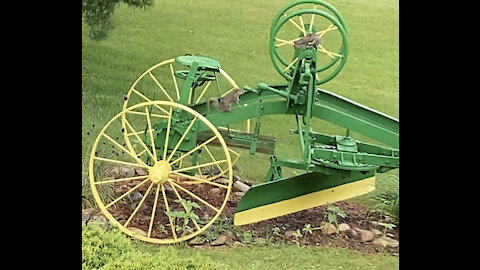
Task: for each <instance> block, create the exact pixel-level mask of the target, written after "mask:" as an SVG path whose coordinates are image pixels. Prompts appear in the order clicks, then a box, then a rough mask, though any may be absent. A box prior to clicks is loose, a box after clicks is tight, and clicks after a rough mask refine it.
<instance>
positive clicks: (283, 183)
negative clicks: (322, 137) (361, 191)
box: [236, 171, 374, 212]
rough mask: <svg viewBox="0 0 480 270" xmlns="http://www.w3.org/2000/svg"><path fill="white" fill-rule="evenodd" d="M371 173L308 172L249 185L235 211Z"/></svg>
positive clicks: (290, 197) (329, 186)
mask: <svg viewBox="0 0 480 270" xmlns="http://www.w3.org/2000/svg"><path fill="white" fill-rule="evenodd" d="M373 175H374V172H373V171H364V172H359V171H345V172H344V173H343V174H340V173H339V174H324V173H320V172H310V173H306V174H302V175H298V176H295V177H291V178H286V179H280V180H275V181H269V182H266V183H262V184H258V185H255V186H253V187H251V188H250V189H249V190H248V192H247V193H245V195H244V197H243V198H242V200H241V201H240V202H239V204H238V206H237V209H236V212H242V211H245V210H249V209H252V208H255V207H260V206H263V205H268V204H272V203H277V202H280V201H284V200H288V199H292V198H295V197H299V196H303V195H306V194H309V193H313V192H317V191H321V190H325V189H329V188H333V187H337V186H340V185H344V184H348V183H352V182H355V181H359V180H363V179H365V178H368V177H372V176H373Z"/></svg>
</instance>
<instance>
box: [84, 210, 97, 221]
mask: <svg viewBox="0 0 480 270" xmlns="http://www.w3.org/2000/svg"><path fill="white" fill-rule="evenodd" d="M96 213H97V210H96V209H95V208H87V209H82V222H85V224H86V223H87V222H88V220H89V219H90V217H91V216H93V215H95V214H96Z"/></svg>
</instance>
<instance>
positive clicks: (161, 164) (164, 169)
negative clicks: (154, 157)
mask: <svg viewBox="0 0 480 270" xmlns="http://www.w3.org/2000/svg"><path fill="white" fill-rule="evenodd" d="M171 171H172V167H171V166H170V164H168V162H166V161H165V160H160V161H157V163H155V165H153V167H151V168H150V169H148V173H149V178H150V180H152V182H154V183H156V184H163V183H165V182H166V181H167V179H168V177H169V175H170V172H171Z"/></svg>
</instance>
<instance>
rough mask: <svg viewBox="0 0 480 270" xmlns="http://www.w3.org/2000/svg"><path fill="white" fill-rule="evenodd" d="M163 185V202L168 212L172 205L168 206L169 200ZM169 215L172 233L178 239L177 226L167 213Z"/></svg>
mask: <svg viewBox="0 0 480 270" xmlns="http://www.w3.org/2000/svg"><path fill="white" fill-rule="evenodd" d="M160 186H161V187H162V196H163V202H164V203H165V209H167V212H170V207H169V206H168V200H167V194H165V188H164V187H163V185H160ZM165 215H166V216H167V217H168V222H169V223H170V228H171V229H172V234H173V238H174V239H175V240H176V239H177V234H176V233H175V226H173V222H172V219H171V218H170V217H169V216H168V215H167V214H165Z"/></svg>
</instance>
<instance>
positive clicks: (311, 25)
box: [308, 5, 317, 32]
mask: <svg viewBox="0 0 480 270" xmlns="http://www.w3.org/2000/svg"><path fill="white" fill-rule="evenodd" d="M313 9H314V10H316V9H317V5H314V6H313ZM314 19H315V13H312V19H311V20H310V26H309V27H308V31H310V32H312V27H313V20H314Z"/></svg>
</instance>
